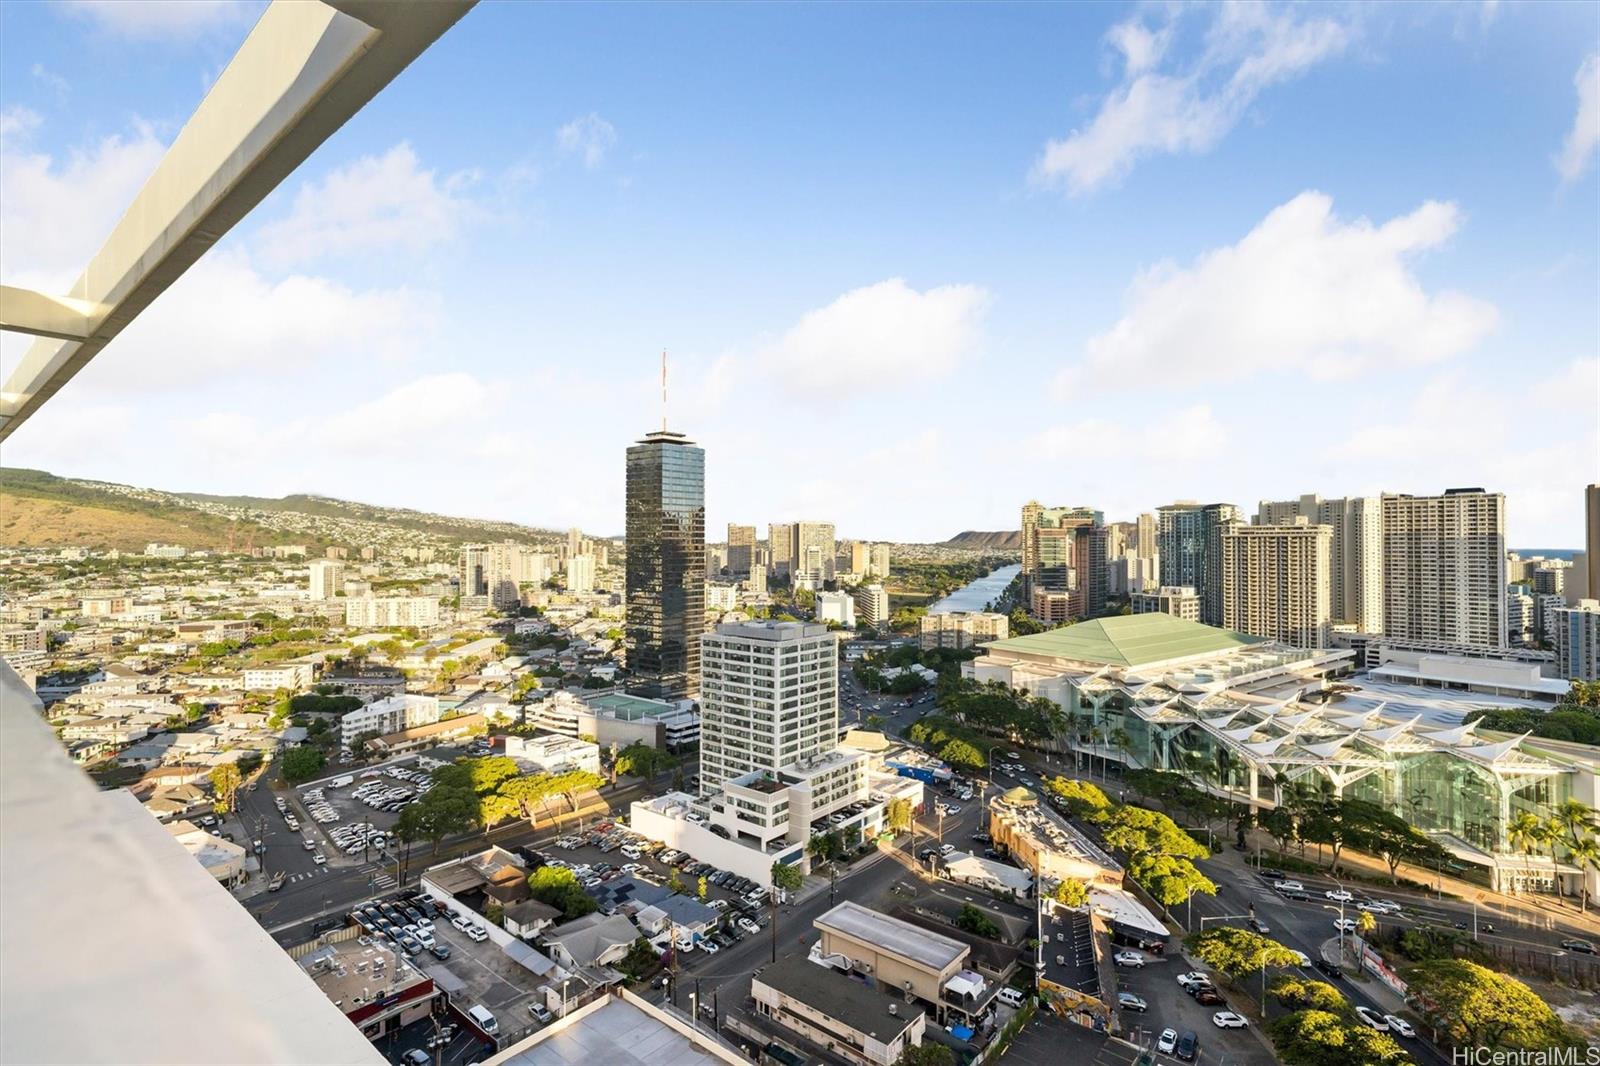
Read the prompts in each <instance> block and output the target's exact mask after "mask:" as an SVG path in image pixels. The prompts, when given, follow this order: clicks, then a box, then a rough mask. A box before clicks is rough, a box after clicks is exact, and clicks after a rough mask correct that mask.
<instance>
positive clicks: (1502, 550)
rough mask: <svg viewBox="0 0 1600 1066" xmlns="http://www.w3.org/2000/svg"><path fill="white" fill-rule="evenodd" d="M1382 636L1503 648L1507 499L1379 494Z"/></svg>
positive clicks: (1456, 492)
mask: <svg viewBox="0 0 1600 1066" xmlns="http://www.w3.org/2000/svg"><path fill="white" fill-rule="evenodd" d="M1383 632H1384V634H1385V635H1386V636H1390V637H1396V638H1399V639H1401V640H1416V641H1425V642H1428V643H1431V644H1460V645H1468V646H1472V647H1480V648H1503V647H1505V646H1506V498H1505V496H1503V495H1501V494H1500V493H1497V492H1485V491H1484V490H1482V489H1447V490H1446V491H1445V493H1444V495H1442V496H1401V495H1396V496H1389V495H1385V496H1384V497H1383Z"/></svg>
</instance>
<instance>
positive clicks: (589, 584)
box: [567, 554, 595, 592]
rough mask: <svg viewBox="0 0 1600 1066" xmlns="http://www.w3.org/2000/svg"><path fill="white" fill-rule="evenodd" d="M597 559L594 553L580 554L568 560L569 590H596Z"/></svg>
mask: <svg viewBox="0 0 1600 1066" xmlns="http://www.w3.org/2000/svg"><path fill="white" fill-rule="evenodd" d="M594 571H595V559H594V556H593V555H588V554H578V555H574V556H572V557H571V558H570V559H568V560H567V591H568V592H593V591H594Z"/></svg>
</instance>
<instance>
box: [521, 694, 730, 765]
mask: <svg viewBox="0 0 1600 1066" xmlns="http://www.w3.org/2000/svg"><path fill="white" fill-rule="evenodd" d="M523 717H524V720H525V721H527V722H528V723H529V724H531V725H534V726H537V727H538V728H540V729H545V730H548V731H550V732H552V733H560V734H562V735H563V736H569V737H594V738H595V742H596V743H597V744H599V745H600V746H601V747H603V748H609V747H610V746H611V745H613V744H615V745H616V746H617V747H618V748H619V749H621V748H626V747H627V746H629V745H630V744H645V745H647V746H649V747H652V748H665V749H667V750H671V751H675V750H678V749H680V748H684V747H687V746H689V745H691V744H696V743H698V742H699V740H700V713H699V712H698V711H697V710H696V709H695V704H694V701H692V700H656V699H648V698H646V697H644V696H630V695H628V694H627V693H624V692H603V693H596V694H590V695H578V694H576V693H572V692H568V691H567V690H565V689H562V690H561V691H558V692H555V693H552V694H551V695H549V696H547V697H546V698H544V699H542V700H539V701H537V702H536V703H530V704H529V705H528V707H527V710H526V711H525V712H524V715H523Z"/></svg>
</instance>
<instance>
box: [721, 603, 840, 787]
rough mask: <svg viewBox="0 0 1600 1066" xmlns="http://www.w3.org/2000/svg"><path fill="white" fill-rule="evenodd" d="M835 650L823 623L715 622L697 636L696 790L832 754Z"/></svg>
mask: <svg viewBox="0 0 1600 1066" xmlns="http://www.w3.org/2000/svg"><path fill="white" fill-rule="evenodd" d="M838 688H839V651H838V644H837V642H836V640H835V639H834V636H833V634H832V633H830V632H829V631H828V628H827V627H826V626H822V625H816V624H810V623H804V622H741V623H735V624H729V625H719V626H717V628H716V630H715V631H713V632H710V633H705V634H702V635H701V637H700V793H701V795H710V794H711V793H713V792H716V791H718V790H719V789H720V788H721V786H722V783H723V782H724V781H728V780H730V779H732V778H736V777H741V776H743V775H744V774H748V773H751V772H754V771H758V770H765V771H769V772H771V773H774V774H775V773H777V771H778V769H779V768H780V767H783V766H788V765H790V764H792V763H796V762H799V761H800V760H802V759H807V758H810V757H812V756H815V755H820V754H822V753H824V752H828V751H832V750H833V748H834V746H835V745H836V744H837V743H838V738H839V691H838Z"/></svg>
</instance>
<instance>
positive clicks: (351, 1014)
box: [298, 929, 436, 1040]
mask: <svg viewBox="0 0 1600 1066" xmlns="http://www.w3.org/2000/svg"><path fill="white" fill-rule="evenodd" d="M351 932H354V930H353V929H352V930H351ZM364 940H367V942H366V943H363V942H362V941H364ZM298 961H299V963H300V968H301V969H302V970H304V971H305V973H306V976H307V977H309V978H311V980H312V981H314V982H315V983H316V985H317V987H318V988H320V989H322V991H323V994H324V995H326V996H327V997H328V999H329V1000H331V1001H332V1002H333V1005H334V1006H335V1007H338V1008H339V1009H340V1010H341V1011H343V1012H344V1016H345V1017H346V1018H348V1019H350V1023H351V1024H352V1025H354V1026H356V1027H357V1028H358V1029H360V1030H361V1033H362V1035H363V1036H365V1037H366V1038H367V1039H368V1040H378V1039H381V1038H382V1037H384V1036H387V1035H388V1034H389V1033H391V1032H394V1031H396V1030H398V1029H402V1028H404V1027H405V1026H407V1025H410V1024H411V1023H412V1022H414V1021H418V1020H420V1019H422V1018H426V1017H427V1016H428V1014H429V1012H430V1011H431V1010H432V1009H433V1000H434V996H435V995H436V991H435V989H434V984H433V978H431V977H429V976H428V975H427V974H425V973H423V972H422V971H421V970H419V969H417V968H416V967H414V966H412V965H411V963H409V962H407V961H406V958H405V956H404V955H402V954H400V953H399V952H397V951H395V950H394V949H393V948H390V947H385V946H384V945H383V943H382V942H381V941H379V940H376V939H373V940H368V939H367V938H365V937H359V938H358V937H351V938H350V939H347V940H340V941H335V942H333V943H331V944H324V945H322V946H321V947H319V948H316V949H314V950H312V951H310V952H308V953H307V954H305V955H303V956H301V957H300V958H299V960H298Z"/></svg>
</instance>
